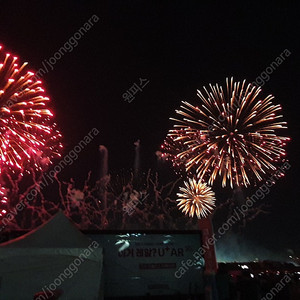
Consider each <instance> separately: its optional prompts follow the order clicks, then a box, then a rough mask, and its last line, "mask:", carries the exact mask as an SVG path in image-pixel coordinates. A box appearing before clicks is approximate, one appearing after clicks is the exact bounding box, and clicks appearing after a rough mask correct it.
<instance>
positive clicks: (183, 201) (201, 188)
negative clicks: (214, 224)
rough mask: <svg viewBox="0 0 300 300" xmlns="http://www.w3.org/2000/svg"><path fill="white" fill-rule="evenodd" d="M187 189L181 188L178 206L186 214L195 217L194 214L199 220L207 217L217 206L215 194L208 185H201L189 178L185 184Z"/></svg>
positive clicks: (178, 194)
mask: <svg viewBox="0 0 300 300" xmlns="http://www.w3.org/2000/svg"><path fill="white" fill-rule="evenodd" d="M184 185H185V187H180V192H181V193H177V196H178V197H179V199H178V200H176V201H178V204H177V205H178V206H179V209H181V210H182V212H184V213H185V214H188V215H189V216H190V217H193V216H194V214H195V215H196V216H197V218H198V219H200V218H201V217H207V215H208V214H210V213H211V212H212V210H213V207H214V206H215V193H214V192H213V191H212V190H211V188H210V187H209V186H207V185H206V183H201V182H200V181H197V180H195V179H194V178H192V179H191V178H189V180H188V181H187V182H184Z"/></svg>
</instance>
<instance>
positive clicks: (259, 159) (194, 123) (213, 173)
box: [163, 78, 289, 188]
mask: <svg viewBox="0 0 300 300" xmlns="http://www.w3.org/2000/svg"><path fill="white" fill-rule="evenodd" d="M226 83H227V88H226V91H223V88H222V86H219V85H218V84H216V85H215V86H212V85H210V90H207V89H206V88H205V87H204V91H205V94H202V92H200V91H198V96H199V98H200V100H201V103H200V105H199V106H194V105H192V104H190V103H188V102H182V103H183V104H182V105H181V107H180V108H181V109H180V110H177V111H176V113H177V114H178V118H177V119H173V118H172V120H174V121H176V124H175V125H174V128H173V129H172V130H170V131H169V133H168V136H167V138H166V140H165V143H164V145H163V151H164V156H165V157H166V158H167V159H170V160H171V161H172V162H173V165H174V166H181V167H182V168H184V169H185V171H186V173H187V174H190V173H195V174H197V177H198V178H199V179H205V180H206V181H207V182H208V184H209V185H212V184H213V182H214V181H215V179H216V177H217V176H220V177H221V179H222V186H223V187H224V186H226V184H227V182H229V184H230V186H231V187H232V188H233V186H234V185H237V186H240V185H244V186H248V185H250V184H251V183H256V182H257V181H261V180H263V178H266V177H267V176H269V175H270V174H274V173H275V172H276V171H277V170H278V166H279V163H282V162H284V161H285V155H286V153H285V149H284V148H285V146H286V142H287V141H288V140H289V138H287V137H284V136H279V135H277V132H278V130H280V129H284V128H287V127H286V122H281V121H280V120H279V119H281V118H282V115H278V114H277V113H278V112H279V111H280V110H281V106H280V105H274V104H273V103H272V100H273V98H274V97H273V96H272V95H269V96H267V97H265V98H262V97H261V96H260V92H261V88H260V87H256V86H253V85H252V84H246V81H245V80H244V81H243V82H242V83H240V82H233V79H232V78H231V81H229V80H228V79H227V80H226Z"/></svg>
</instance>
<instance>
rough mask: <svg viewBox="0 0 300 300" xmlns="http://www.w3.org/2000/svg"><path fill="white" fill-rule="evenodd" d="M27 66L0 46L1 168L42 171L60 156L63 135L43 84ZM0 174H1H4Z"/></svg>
mask: <svg viewBox="0 0 300 300" xmlns="http://www.w3.org/2000/svg"><path fill="white" fill-rule="evenodd" d="M26 65H27V63H23V64H20V65H19V64H18V58H17V57H15V56H12V55H11V54H9V53H6V54H3V51H2V47H1V46H0V168H1V171H3V169H4V168H9V169H12V170H16V169H19V171H20V172H22V171H24V169H26V166H27V165H31V167H32V166H34V168H35V169H36V170H41V169H42V168H43V166H44V165H48V164H49V163H51V160H52V158H53V157H55V156H60V154H59V151H60V148H61V147H62V145H61V143H60V138H61V134H60V133H59V131H58V130H56V125H55V123H53V121H52V117H53V114H52V112H51V111H50V110H49V109H48V108H47V102H49V98H48V97H47V96H46V95H45V91H44V89H43V88H42V82H41V81H39V80H37V79H36V76H35V74H34V73H33V72H30V71H25V69H26ZM1 171H0V172H1Z"/></svg>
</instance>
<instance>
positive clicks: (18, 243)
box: [0, 211, 91, 248]
mask: <svg viewBox="0 0 300 300" xmlns="http://www.w3.org/2000/svg"><path fill="white" fill-rule="evenodd" d="M90 244H91V240H90V239H89V238H87V237H86V236H85V235H84V234H83V233H81V232H80V231H79V230H78V229H77V228H76V227H75V225H74V224H73V223H72V222H71V221H70V220H69V219H68V218H67V217H66V216H65V215H64V213H63V212H62V211H59V212H58V213H57V214H56V215H54V216H53V217H52V218H51V219H50V220H48V221H47V222H46V223H44V224H42V225H41V226H39V227H37V228H36V229H34V230H33V231H31V232H29V233H27V234H25V235H23V236H21V237H18V238H16V239H13V240H10V241H8V242H6V243H2V244H0V248H3V247H9V248H86V247H88V246H89V245H90Z"/></svg>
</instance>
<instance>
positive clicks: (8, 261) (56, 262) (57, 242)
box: [0, 212, 103, 300]
mask: <svg viewBox="0 0 300 300" xmlns="http://www.w3.org/2000/svg"><path fill="white" fill-rule="evenodd" d="M102 260H103V257H102V249H101V248H99V244H98V243H97V242H95V241H91V240H90V239H89V238H87V237H86V236H85V235H84V234H82V233H81V232H80V231H79V230H78V229H77V228H76V227H75V226H74V225H73V224H72V223H71V221H69V219H68V218H67V217H65V215H64V214H63V213H62V212H59V213H57V214H56V215H55V216H54V217H52V218H51V219H50V220H49V221H48V222H47V223H45V224H43V225H41V226H40V227H38V228H37V229H35V230H34V231H32V232H30V233H28V234H26V235H23V236H22V237H19V238H17V239H14V240H11V241H9V242H6V243H2V244H0V299H7V300H10V299H18V300H23V299H24V300H27V299H28V300H29V299H30V300H31V299H33V296H34V294H35V293H37V292H40V291H47V292H48V294H52V291H53V290H56V289H59V290H62V291H63V295H62V296H61V297H60V298H59V299H72V300H76V299H78V300H81V299H86V300H89V299H91V300H94V299H100V298H101V297H100V294H102V292H101V291H100V282H101V275H102ZM38 299H39V300H43V299H47V298H46V297H43V296H40V297H39V298H38Z"/></svg>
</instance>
